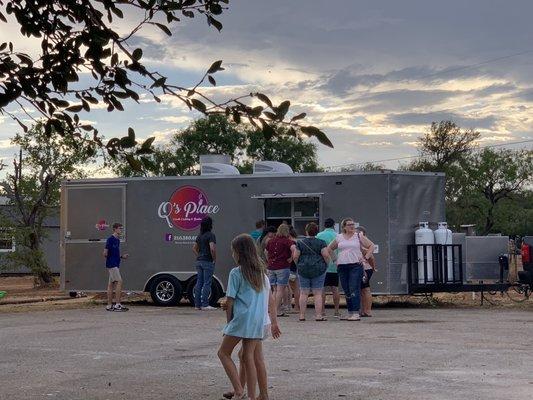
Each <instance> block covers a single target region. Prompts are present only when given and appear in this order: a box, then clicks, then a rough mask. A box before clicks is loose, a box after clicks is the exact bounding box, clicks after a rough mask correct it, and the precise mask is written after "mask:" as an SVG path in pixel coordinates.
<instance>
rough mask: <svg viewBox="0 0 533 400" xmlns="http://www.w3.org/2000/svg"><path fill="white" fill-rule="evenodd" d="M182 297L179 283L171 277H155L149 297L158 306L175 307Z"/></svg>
mask: <svg viewBox="0 0 533 400" xmlns="http://www.w3.org/2000/svg"><path fill="white" fill-rule="evenodd" d="M182 295H183V292H182V289H181V285H180V282H179V281H178V280H177V279H176V278H175V277H173V276H170V275H163V276H158V277H156V278H155V279H154V280H153V282H152V284H151V285H150V296H151V297H152V300H153V302H154V303H155V304H156V305H158V306H163V307H168V306H175V305H176V304H178V303H179V302H180V300H181V297H182Z"/></svg>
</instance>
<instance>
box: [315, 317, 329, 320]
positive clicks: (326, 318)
mask: <svg viewBox="0 0 533 400" xmlns="http://www.w3.org/2000/svg"><path fill="white" fill-rule="evenodd" d="M327 320H328V317H324V316H322V317H317V318H315V321H327Z"/></svg>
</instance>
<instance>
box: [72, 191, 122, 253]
mask: <svg viewBox="0 0 533 400" xmlns="http://www.w3.org/2000/svg"><path fill="white" fill-rule="evenodd" d="M66 191H67V193H66V203H67V207H66V209H67V213H66V221H65V239H66V242H67V243H94V242H100V241H105V240H106V239H107V237H108V236H109V235H110V234H111V225H112V224H113V223H114V222H120V223H121V224H123V225H124V230H123V236H122V241H125V240H126V232H127V226H126V184H87V185H73V186H66Z"/></svg>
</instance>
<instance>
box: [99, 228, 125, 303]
mask: <svg viewBox="0 0 533 400" xmlns="http://www.w3.org/2000/svg"><path fill="white" fill-rule="evenodd" d="M121 236H122V224H120V223H118V222H115V223H114V224H113V234H112V235H111V236H109V238H107V241H106V243H105V249H104V258H105V266H106V268H107V272H108V273H109V280H108V283H107V307H106V310H107V311H128V308H127V307H124V306H123V305H122V304H120V296H121V294H122V276H121V275H120V270H119V268H120V260H125V259H126V258H128V254H123V255H121V254H120V237H121ZM113 291H114V292H115V303H114V304H113Z"/></svg>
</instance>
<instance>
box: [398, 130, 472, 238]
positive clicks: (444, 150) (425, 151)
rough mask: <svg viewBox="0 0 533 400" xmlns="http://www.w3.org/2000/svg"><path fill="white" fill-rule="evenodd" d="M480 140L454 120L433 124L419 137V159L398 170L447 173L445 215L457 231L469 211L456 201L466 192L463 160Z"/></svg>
mask: <svg viewBox="0 0 533 400" xmlns="http://www.w3.org/2000/svg"><path fill="white" fill-rule="evenodd" d="M479 137H480V134H479V132H477V131H475V130H473V129H466V130H462V129H461V128H460V127H459V126H457V124H455V123H454V122H453V121H440V122H438V123H437V122H433V123H432V124H431V126H430V128H429V131H428V132H426V133H425V134H424V135H423V136H421V137H419V138H418V142H419V155H420V157H419V158H418V159H415V160H413V161H412V162H410V163H409V164H407V165H404V166H402V167H401V168H400V169H401V170H407V171H419V172H444V173H445V174H446V185H445V200H446V216H447V219H448V224H449V225H450V226H451V227H456V228H458V227H459V225H460V224H461V223H464V221H465V220H466V219H465V218H467V217H468V215H469V212H470V211H468V208H464V206H463V204H461V202H460V201H459V199H460V198H462V197H463V196H464V194H465V191H468V189H467V180H468V175H467V174H465V171H464V164H465V160H466V159H467V158H468V157H469V156H470V155H471V154H472V153H473V152H474V150H475V141H476V140H477V139H478V138H479Z"/></svg>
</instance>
